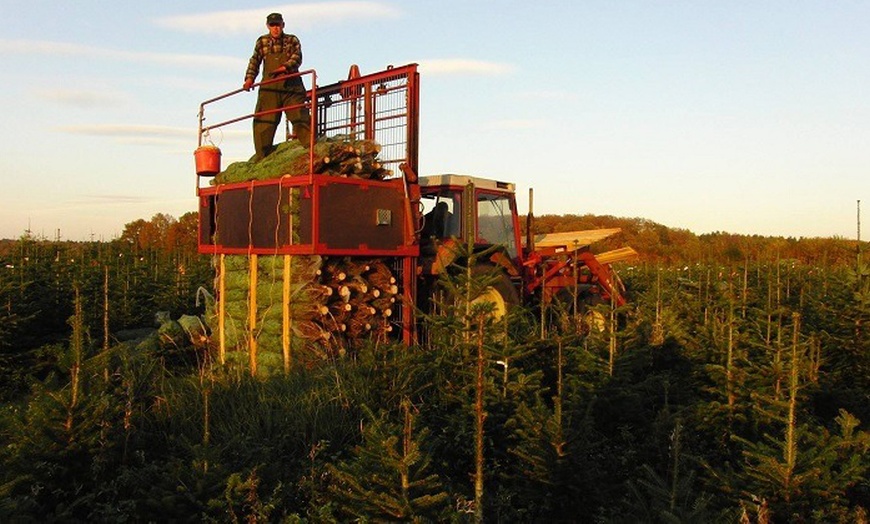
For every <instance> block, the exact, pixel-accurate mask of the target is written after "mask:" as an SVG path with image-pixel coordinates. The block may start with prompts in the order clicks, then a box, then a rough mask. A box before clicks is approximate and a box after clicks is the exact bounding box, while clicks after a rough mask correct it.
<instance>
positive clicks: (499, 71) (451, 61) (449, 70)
mask: <svg viewBox="0 0 870 524" xmlns="http://www.w3.org/2000/svg"><path fill="white" fill-rule="evenodd" d="M418 64H419V66H420V72H421V73H425V74H427V75H459V74H462V75H467V74H477V75H505V74H510V73H513V72H514V70H515V69H516V68H515V67H514V66H513V65H511V64H502V63H498V62H487V61H484V60H472V59H468V58H434V59H431V60H420V61H419V62H418Z"/></svg>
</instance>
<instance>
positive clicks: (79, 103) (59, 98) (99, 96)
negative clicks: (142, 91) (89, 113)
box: [35, 89, 129, 109]
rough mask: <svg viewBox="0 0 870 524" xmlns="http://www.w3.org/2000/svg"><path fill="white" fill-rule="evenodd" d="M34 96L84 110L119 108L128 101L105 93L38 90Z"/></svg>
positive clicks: (118, 94)
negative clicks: (107, 107) (108, 107)
mask: <svg viewBox="0 0 870 524" xmlns="http://www.w3.org/2000/svg"><path fill="white" fill-rule="evenodd" d="M35 94H36V96H37V97H39V98H42V99H43V100H49V101H51V102H57V103H59V104H62V105H67V106H73V107H80V108H85V109H90V108H93V107H106V106H119V105H123V104H125V103H127V102H128V101H129V97H128V96H127V95H125V94H123V93H118V92H107V91H87V90H76V89H40V90H37V91H36V93H35Z"/></svg>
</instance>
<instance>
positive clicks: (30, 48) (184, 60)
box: [0, 40, 246, 71]
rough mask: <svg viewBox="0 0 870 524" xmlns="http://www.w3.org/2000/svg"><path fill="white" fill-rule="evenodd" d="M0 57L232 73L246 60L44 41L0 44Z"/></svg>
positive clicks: (0, 41)
mask: <svg viewBox="0 0 870 524" xmlns="http://www.w3.org/2000/svg"><path fill="white" fill-rule="evenodd" d="M0 53H9V54H15V55H20V56H28V55H50V56H52V57H55V58H56V57H58V56H81V57H85V58H101V59H110V60H118V61H121V62H133V63H152V64H162V65H172V66H178V67H185V68H190V67H195V68H203V69H214V68H224V69H227V70H233V71H235V70H238V69H242V68H244V67H245V63H246V61H245V60H242V59H239V58H234V57H226V56H213V55H189V54H174V53H147V52H140V51H121V50H117V49H108V48H103V47H94V46H87V45H79V44H70V43H67V42H50V41H43V40H0Z"/></svg>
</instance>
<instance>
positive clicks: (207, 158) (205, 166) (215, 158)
mask: <svg viewBox="0 0 870 524" xmlns="http://www.w3.org/2000/svg"><path fill="white" fill-rule="evenodd" d="M193 157H194V159H195V160H196V174H197V175H199V176H215V175H216V174H218V173H220V172H221V150H220V148H218V147H217V146H201V147H198V148H196V151H194V152H193Z"/></svg>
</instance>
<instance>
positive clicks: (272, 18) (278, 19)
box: [266, 13, 284, 25]
mask: <svg viewBox="0 0 870 524" xmlns="http://www.w3.org/2000/svg"><path fill="white" fill-rule="evenodd" d="M283 23H284V17H283V16H281V13H272V14H270V15H269V16H267V17H266V24H268V25H271V24H283Z"/></svg>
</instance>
